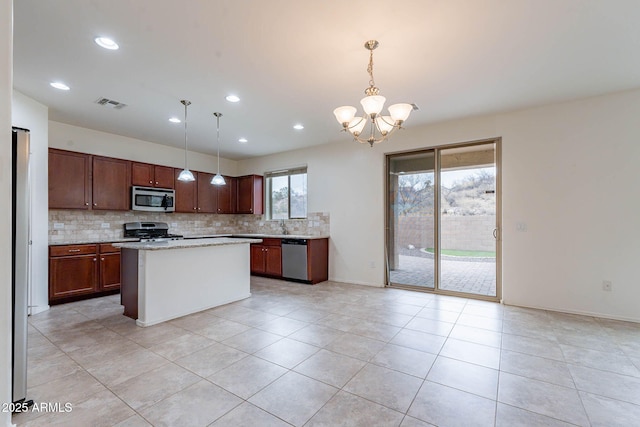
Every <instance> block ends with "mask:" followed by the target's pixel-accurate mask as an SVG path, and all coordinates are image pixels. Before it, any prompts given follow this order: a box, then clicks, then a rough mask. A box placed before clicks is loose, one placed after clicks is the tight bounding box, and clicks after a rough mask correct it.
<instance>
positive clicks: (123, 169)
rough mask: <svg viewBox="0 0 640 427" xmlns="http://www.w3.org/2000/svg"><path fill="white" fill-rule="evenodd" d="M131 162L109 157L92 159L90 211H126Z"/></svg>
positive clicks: (128, 203) (127, 208) (128, 202)
mask: <svg viewBox="0 0 640 427" xmlns="http://www.w3.org/2000/svg"><path fill="white" fill-rule="evenodd" d="M130 186H131V162H129V161H127V160H120V159H113V158H110V157H96V156H94V157H93V205H92V209H103V210H112V211H128V210H129V205H130V200H129V199H130V196H129V193H130Z"/></svg>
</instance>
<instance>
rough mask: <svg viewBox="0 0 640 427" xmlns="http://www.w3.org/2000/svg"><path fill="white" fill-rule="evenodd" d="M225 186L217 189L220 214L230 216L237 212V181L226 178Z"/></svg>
mask: <svg viewBox="0 0 640 427" xmlns="http://www.w3.org/2000/svg"><path fill="white" fill-rule="evenodd" d="M224 180H225V182H226V184H225V185H221V186H219V187H217V192H218V213H219V214H230V213H235V212H236V179H235V178H232V177H230V176H225V177H224Z"/></svg>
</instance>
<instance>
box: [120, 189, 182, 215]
mask: <svg viewBox="0 0 640 427" xmlns="http://www.w3.org/2000/svg"><path fill="white" fill-rule="evenodd" d="M131 209H133V210H134V211H148V212H174V211H175V191H174V190H172V189H170V188H146V187H131Z"/></svg>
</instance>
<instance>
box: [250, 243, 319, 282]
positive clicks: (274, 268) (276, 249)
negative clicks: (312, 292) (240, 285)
mask: <svg viewBox="0 0 640 427" xmlns="http://www.w3.org/2000/svg"><path fill="white" fill-rule="evenodd" d="M251 274H255V275H257V276H269V277H274V278H283V277H282V240H281V239H269V238H267V239H262V243H257V244H253V245H251ZM307 278H308V280H306V281H302V282H303V283H311V284H316V283H320V282H324V281H326V280H329V239H326V238H323V239H307ZM284 279H285V280H287V278H284ZM291 280H293V279H291Z"/></svg>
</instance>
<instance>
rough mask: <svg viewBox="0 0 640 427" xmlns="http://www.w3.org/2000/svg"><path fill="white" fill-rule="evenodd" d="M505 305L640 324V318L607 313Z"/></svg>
mask: <svg viewBox="0 0 640 427" xmlns="http://www.w3.org/2000/svg"><path fill="white" fill-rule="evenodd" d="M503 303H504V305H511V306H514V307H522V308H533V309H536V310H546V311H553V312H556V313H568V314H579V315H582V316H590V317H599V318H601V319H611V320H620V321H623V322H633V323H640V318H634V317H625V316H616V315H612V314H607V313H597V312H590V311H583V310H571V309H565V308H549V307H541V306H536V305H523V304H512V303H510V302H508V301H504V302H503Z"/></svg>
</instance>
